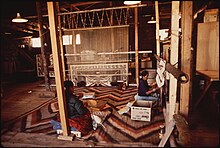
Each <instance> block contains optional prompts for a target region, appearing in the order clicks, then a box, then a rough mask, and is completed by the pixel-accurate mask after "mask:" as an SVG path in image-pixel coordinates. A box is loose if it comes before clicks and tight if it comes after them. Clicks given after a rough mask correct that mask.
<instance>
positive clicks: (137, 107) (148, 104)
mask: <svg viewBox="0 0 220 148" xmlns="http://www.w3.org/2000/svg"><path fill="white" fill-rule="evenodd" d="M151 108H152V101H144V100H138V101H136V102H135V103H134V104H133V106H132V107H131V120H139V121H151Z"/></svg>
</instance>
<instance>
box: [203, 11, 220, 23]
mask: <svg viewBox="0 0 220 148" xmlns="http://www.w3.org/2000/svg"><path fill="white" fill-rule="evenodd" d="M218 21H219V10H218V9H207V10H205V13H204V23H205V22H218Z"/></svg>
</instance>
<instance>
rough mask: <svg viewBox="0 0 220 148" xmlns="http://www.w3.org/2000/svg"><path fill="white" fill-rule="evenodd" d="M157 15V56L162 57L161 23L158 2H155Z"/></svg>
mask: <svg viewBox="0 0 220 148" xmlns="http://www.w3.org/2000/svg"><path fill="white" fill-rule="evenodd" d="M155 14H156V45H157V46H156V47H157V50H156V51H157V55H158V56H159V57H160V36H159V30H160V25H159V24H160V22H159V8H158V1H155Z"/></svg>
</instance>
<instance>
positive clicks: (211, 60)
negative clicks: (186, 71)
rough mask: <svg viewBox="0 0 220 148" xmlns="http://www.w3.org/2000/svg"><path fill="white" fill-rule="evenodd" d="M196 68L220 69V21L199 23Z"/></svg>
mask: <svg viewBox="0 0 220 148" xmlns="http://www.w3.org/2000/svg"><path fill="white" fill-rule="evenodd" d="M197 34H198V37H197V54H196V70H219V22H206V23H199V24H198V33H197Z"/></svg>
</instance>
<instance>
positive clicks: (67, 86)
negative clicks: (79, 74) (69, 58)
mask: <svg viewBox="0 0 220 148" xmlns="http://www.w3.org/2000/svg"><path fill="white" fill-rule="evenodd" d="M72 86H73V82H72V81H70V80H66V81H64V87H65V88H66V89H69V88H70V87H72Z"/></svg>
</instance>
